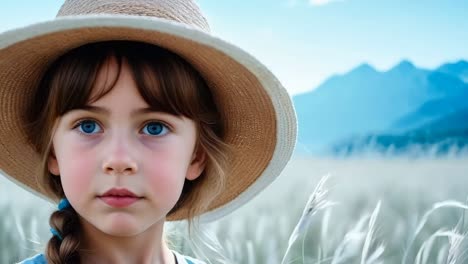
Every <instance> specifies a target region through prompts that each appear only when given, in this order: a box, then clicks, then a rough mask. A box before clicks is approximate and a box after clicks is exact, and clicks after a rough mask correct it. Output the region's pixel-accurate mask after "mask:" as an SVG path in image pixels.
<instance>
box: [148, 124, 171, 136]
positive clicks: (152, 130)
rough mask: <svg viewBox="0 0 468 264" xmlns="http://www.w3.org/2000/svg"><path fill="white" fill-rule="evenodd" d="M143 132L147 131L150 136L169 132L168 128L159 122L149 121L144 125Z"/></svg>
mask: <svg viewBox="0 0 468 264" xmlns="http://www.w3.org/2000/svg"><path fill="white" fill-rule="evenodd" d="M143 132H145V133H146V132H148V133H149V134H150V135H152V136H163V135H165V134H167V133H168V132H169V129H168V127H167V126H166V125H164V124H163V123H161V122H149V123H147V124H146V125H145V126H144V128H143Z"/></svg>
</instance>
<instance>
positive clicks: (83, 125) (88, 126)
mask: <svg viewBox="0 0 468 264" xmlns="http://www.w3.org/2000/svg"><path fill="white" fill-rule="evenodd" d="M77 127H78V128H79V130H80V132H82V133H84V134H94V133H93V132H99V131H100V130H99V131H95V129H96V128H98V129H100V127H99V125H97V123H96V121H93V120H83V121H81V122H80V123H79V124H78V125H77Z"/></svg>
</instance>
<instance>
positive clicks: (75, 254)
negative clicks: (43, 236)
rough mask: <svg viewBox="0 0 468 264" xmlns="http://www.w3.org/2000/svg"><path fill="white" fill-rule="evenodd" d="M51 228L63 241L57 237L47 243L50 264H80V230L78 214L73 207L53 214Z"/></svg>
mask: <svg viewBox="0 0 468 264" xmlns="http://www.w3.org/2000/svg"><path fill="white" fill-rule="evenodd" d="M49 223H50V226H51V227H52V228H54V229H55V230H57V231H58V233H60V235H61V237H62V238H63V240H60V238H58V237H57V236H52V238H51V239H50V240H49V242H48V243H47V248H46V254H47V260H48V263H50V264H65V263H66V264H79V263H80V254H79V251H78V249H79V245H80V237H79V234H80V229H81V225H80V222H79V218H78V214H77V212H76V211H75V209H73V207H68V208H65V209H62V210H59V211H55V212H53V213H52V215H51V216H50V219H49Z"/></svg>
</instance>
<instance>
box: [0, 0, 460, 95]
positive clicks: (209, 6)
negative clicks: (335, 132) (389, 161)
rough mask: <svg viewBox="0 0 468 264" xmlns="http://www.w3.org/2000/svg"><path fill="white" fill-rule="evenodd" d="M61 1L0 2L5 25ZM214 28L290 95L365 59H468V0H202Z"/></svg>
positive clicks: (428, 64) (34, 17)
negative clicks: (254, 59)
mask: <svg viewBox="0 0 468 264" xmlns="http://www.w3.org/2000/svg"><path fill="white" fill-rule="evenodd" d="M61 3H62V1H58V0H41V1H37V0H15V1H13V0H10V1H2V3H1V4H0V31H4V30H7V29H11V28H14V27H19V26H24V25H27V24H30V23H34V22H38V21H43V20H48V19H52V18H53V17H54V16H55V14H56V12H57V10H58V9H59V7H60V5H61ZM198 3H199V5H200V6H201V8H202V10H203V11H204V13H205V15H206V17H207V19H208V21H209V23H210V25H211V29H212V31H213V33H214V34H215V35H218V36H220V37H222V38H224V39H226V40H228V41H230V42H233V43H235V44H237V45H239V46H240V47H242V48H244V49H245V50H247V51H248V52H250V53H251V54H253V55H254V56H256V57H257V58H258V59H259V60H260V61H262V62H263V63H264V64H265V65H267V66H268V67H269V68H270V69H271V70H272V71H273V73H275V74H276V75H277V76H278V78H279V79H280V80H281V81H282V83H283V84H284V85H285V87H286V89H288V90H289V91H290V92H291V93H292V94H297V93H301V92H305V91H307V90H311V89H313V88H315V87H316V86H317V85H319V84H320V83H321V82H323V81H324V80H325V79H326V78H328V77H330V76H331V75H333V74H336V73H344V72H347V71H349V70H351V69H352V68H354V67H356V66H358V65H359V64H361V63H369V64H371V65H373V66H374V67H376V68H377V69H379V70H387V69H389V68H391V67H393V66H394V65H395V64H397V63H398V62H399V61H401V60H402V59H408V60H410V61H412V62H413V63H414V64H415V65H416V66H419V67H423V68H429V69H431V68H435V67H437V66H439V65H440V64H442V63H446V62H454V61H457V60H460V59H465V60H468V48H467V47H468V33H467V32H468V18H466V17H467V16H466V10H468V1H461V0H412V1H402V0H394V1H384V0H380V1H375V0H335V1H333V0H332V1H330V0H251V1H239V0H216V1H215V0H198Z"/></svg>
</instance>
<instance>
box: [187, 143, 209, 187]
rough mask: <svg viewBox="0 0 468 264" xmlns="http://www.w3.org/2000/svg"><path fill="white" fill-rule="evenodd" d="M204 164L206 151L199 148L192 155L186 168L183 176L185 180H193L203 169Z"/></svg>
mask: <svg viewBox="0 0 468 264" xmlns="http://www.w3.org/2000/svg"><path fill="white" fill-rule="evenodd" d="M205 165H206V153H205V151H203V150H201V149H199V150H198V151H196V152H195V153H194V154H193V156H192V161H191V163H190V165H189V167H188V169H187V175H186V176H185V178H186V179H187V180H190V181H193V180H195V179H196V178H198V177H200V175H201V174H202V172H203V170H205Z"/></svg>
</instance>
